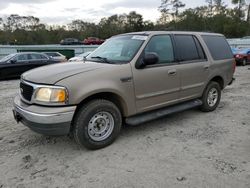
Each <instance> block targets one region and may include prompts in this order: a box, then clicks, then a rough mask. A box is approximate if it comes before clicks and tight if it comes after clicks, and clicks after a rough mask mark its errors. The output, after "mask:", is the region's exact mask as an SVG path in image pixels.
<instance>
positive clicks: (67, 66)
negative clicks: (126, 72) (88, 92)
mask: <svg viewBox="0 0 250 188" xmlns="http://www.w3.org/2000/svg"><path fill="white" fill-rule="evenodd" d="M107 66H110V65H109V64H102V63H93V62H86V63H79V62H78V63H76V62H72V63H71V62H67V63H58V64H53V65H48V66H43V67H39V68H36V69H33V70H30V71H28V72H25V73H24V74H23V75H22V79H24V80H26V81H30V82H34V83H39V84H55V83H56V82H58V81H60V80H62V79H64V78H67V77H70V76H73V75H76V74H80V73H84V72H89V71H94V70H97V69H101V68H104V67H107Z"/></svg>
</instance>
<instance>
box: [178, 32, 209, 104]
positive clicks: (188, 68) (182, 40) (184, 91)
mask: <svg viewBox="0 0 250 188" xmlns="http://www.w3.org/2000/svg"><path fill="white" fill-rule="evenodd" d="M174 38H175V43H176V49H177V51H178V55H177V56H178V60H179V63H180V68H179V71H180V78H181V92H180V100H182V101H185V100H189V99H193V98H197V97H200V96H201V94H202V92H203V89H204V85H205V84H206V80H207V78H208V76H209V71H210V63H209V61H208V60H207V58H206V56H205V53H204V50H203V48H202V46H201V44H200V42H199V40H198V39H197V38H196V36H194V35H187V34H177V35H175V36H174Z"/></svg>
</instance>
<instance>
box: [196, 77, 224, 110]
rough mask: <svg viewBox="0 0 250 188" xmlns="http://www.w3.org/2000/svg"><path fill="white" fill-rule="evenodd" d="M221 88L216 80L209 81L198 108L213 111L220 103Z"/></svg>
mask: <svg viewBox="0 0 250 188" xmlns="http://www.w3.org/2000/svg"><path fill="white" fill-rule="evenodd" d="M220 98H221V88H220V85H219V83H218V82H214V81H212V82H209V83H208V85H207V87H206V89H205V90H204V92H203V95H202V98H201V100H202V105H201V107H200V110H201V111H203V112H211V111H214V110H215V109H216V108H217V106H218V105H219V103H220Z"/></svg>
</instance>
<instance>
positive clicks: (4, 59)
mask: <svg viewBox="0 0 250 188" xmlns="http://www.w3.org/2000/svg"><path fill="white" fill-rule="evenodd" d="M15 55H16V54H10V55H7V56H5V57H3V58H2V59H0V62H3V61H8V60H10V59H11V58H12V57H14V56H15Z"/></svg>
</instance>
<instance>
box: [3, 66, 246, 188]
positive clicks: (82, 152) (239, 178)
mask: <svg viewBox="0 0 250 188" xmlns="http://www.w3.org/2000/svg"><path fill="white" fill-rule="evenodd" d="M235 77H236V79H237V80H236V81H235V83H234V84H233V85H232V86H228V87H227V88H226V89H225V90H224V91H223V94H222V100H221V103H220V105H219V107H218V108H217V110H216V111H214V112H211V113H202V112H200V111H198V110H195V109H194V110H189V111H186V112H181V113H178V114H174V115H171V116H168V117H166V118H163V119H159V120H157V121H153V122H150V123H146V124H144V125H140V126H136V127H124V128H123V130H122V132H121V136H120V137H119V138H118V139H117V140H116V141H115V143H114V144H112V145H111V146H109V147H107V148H104V149H101V150H97V151H88V150H86V149H84V148H80V147H79V146H78V145H76V143H75V142H74V140H71V139H70V138H68V137H66V136H65V137H47V136H42V135H39V134H36V133H34V132H32V131H30V130H29V129H28V128H26V127H24V126H23V125H22V124H17V123H16V122H15V121H14V119H13V117H12V112H11V109H12V101H13V98H14V96H15V95H16V94H17V92H18V84H19V82H18V80H12V81H2V82H0V100H1V104H0V109H1V110H0V117H1V120H0V188H3V187H19V188H23V187H25V188H26V187H52V188H56V187H70V188H73V187H93V188H97V187H107V188H112V187H119V188H122V187H124V188H125V187H129V188H130V187H131V188H132V187H136V188H137V187H138V188H141V187H149V188H154V187H164V188H165V187H185V188H186V187H190V188H195V187H197V188H201V187H227V188H228V187H229V188H230V187H232V188H236V187H237V188H241V187H244V188H249V187H250V116H249V115H250V70H248V67H247V66H246V67H237V71H236V74H235Z"/></svg>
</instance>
